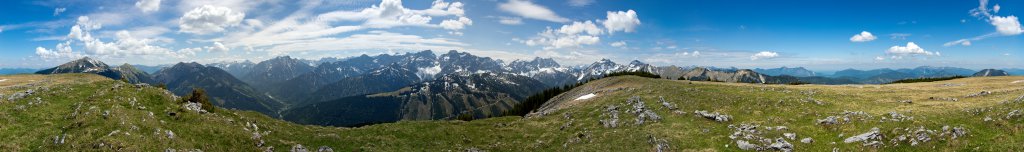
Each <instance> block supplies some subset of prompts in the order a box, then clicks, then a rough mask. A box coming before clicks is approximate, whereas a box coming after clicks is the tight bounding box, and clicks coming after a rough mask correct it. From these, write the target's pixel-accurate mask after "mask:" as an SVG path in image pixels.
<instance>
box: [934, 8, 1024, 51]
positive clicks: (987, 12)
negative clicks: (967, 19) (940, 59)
mask: <svg viewBox="0 0 1024 152" xmlns="http://www.w3.org/2000/svg"><path fill="white" fill-rule="evenodd" d="M978 3H979V5H978V8H974V9H971V11H970V14H971V16H974V17H977V18H978V19H980V20H987V22H988V23H989V24H991V25H992V26H994V27H995V28H996V31H995V32H993V33H989V34H985V35H981V36H976V37H973V38H965V39H959V40H955V41H950V42H946V43H945V44H943V46H947V47H948V46H954V45H963V46H969V45H971V41H979V40H982V39H986V38H990V37H996V36H1013V35H1020V34H1021V33H1024V30H1022V27H1021V24H1020V20H1018V19H1017V16H1013V15H1010V16H997V15H994V13H998V12H999V9H1000V7H999V5H998V4H996V5H995V6H993V7H992V9H988V0H979V1H978ZM961 22H964V21H961Z"/></svg>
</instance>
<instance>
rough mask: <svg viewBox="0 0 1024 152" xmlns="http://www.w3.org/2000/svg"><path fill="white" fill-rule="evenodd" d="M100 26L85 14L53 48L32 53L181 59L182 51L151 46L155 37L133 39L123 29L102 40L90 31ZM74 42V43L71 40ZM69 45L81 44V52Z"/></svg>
mask: <svg viewBox="0 0 1024 152" xmlns="http://www.w3.org/2000/svg"><path fill="white" fill-rule="evenodd" d="M101 28H102V24H100V23H96V22H95V21H92V20H90V18H89V17H87V16H80V17H79V18H78V21H77V22H76V23H75V25H74V26H72V27H71V30H70V32H69V33H68V35H67V38H66V41H64V42H62V43H58V44H57V46H56V50H55V51H54V50H49V49H46V48H42V47H38V48H36V55H38V56H39V57H40V58H42V59H44V60H49V59H66V58H78V57H81V56H97V57H118V58H126V57H141V56H159V57H177V58H183V57H185V56H183V54H179V53H178V52H174V51H171V50H170V49H167V48H164V47H160V46H156V45H152V44H151V43H152V42H156V41H157V40H155V39H149V38H142V39H139V38H136V37H134V36H132V34H131V32H129V31H127V30H120V31H117V32H116V33H115V34H114V38H113V39H114V41H113V42H104V41H103V40H101V39H99V38H97V37H93V35H92V31H95V30H99V29H101ZM73 42H75V43H73ZM71 44H81V47H82V48H83V50H84V52H74V51H73V50H72V49H71V47H72V46H71Z"/></svg>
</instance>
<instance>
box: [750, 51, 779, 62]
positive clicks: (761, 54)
mask: <svg viewBox="0 0 1024 152" xmlns="http://www.w3.org/2000/svg"><path fill="white" fill-rule="evenodd" d="M775 57H779V53H778V52H772V51H761V52H757V54H754V55H751V56H750V60H759V59H771V58H775Z"/></svg>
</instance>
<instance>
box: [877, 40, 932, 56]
mask: <svg viewBox="0 0 1024 152" xmlns="http://www.w3.org/2000/svg"><path fill="white" fill-rule="evenodd" d="M885 53H886V54H890V55H893V56H899V58H902V57H903V56H912V55H926V56H931V55H940V54H939V53H938V52H930V51H926V50H924V49H923V48H921V47H920V46H917V44H914V42H907V45H906V46H898V45H897V46H892V47H890V48H889V50H886V51H885ZM899 58H896V59H899Z"/></svg>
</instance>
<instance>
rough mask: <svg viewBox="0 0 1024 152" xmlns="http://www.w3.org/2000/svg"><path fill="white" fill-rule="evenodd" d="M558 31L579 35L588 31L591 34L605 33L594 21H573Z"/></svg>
mask: <svg viewBox="0 0 1024 152" xmlns="http://www.w3.org/2000/svg"><path fill="white" fill-rule="evenodd" d="M558 33H561V34H565V35H577V34H582V33H586V34H589V35H601V34H603V33H604V31H602V30H601V29H600V28H598V27H597V25H596V24H594V22H592V21H585V22H572V24H569V25H562V28H559V29H558Z"/></svg>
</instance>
